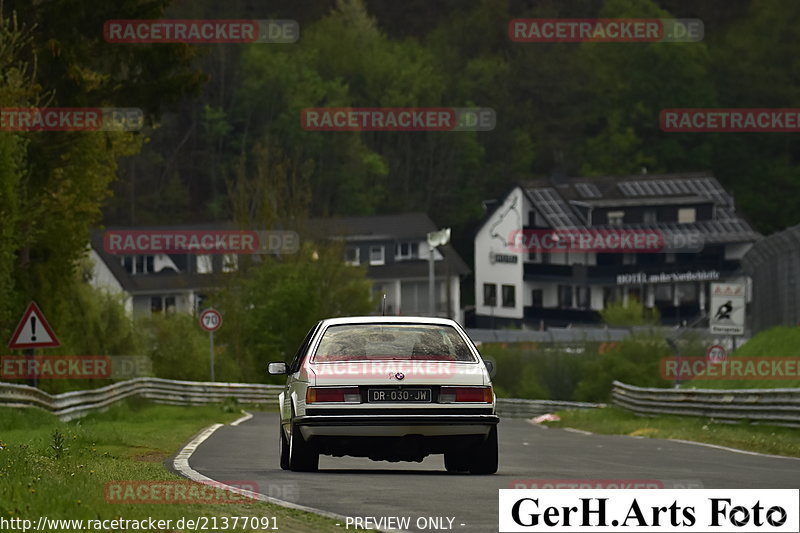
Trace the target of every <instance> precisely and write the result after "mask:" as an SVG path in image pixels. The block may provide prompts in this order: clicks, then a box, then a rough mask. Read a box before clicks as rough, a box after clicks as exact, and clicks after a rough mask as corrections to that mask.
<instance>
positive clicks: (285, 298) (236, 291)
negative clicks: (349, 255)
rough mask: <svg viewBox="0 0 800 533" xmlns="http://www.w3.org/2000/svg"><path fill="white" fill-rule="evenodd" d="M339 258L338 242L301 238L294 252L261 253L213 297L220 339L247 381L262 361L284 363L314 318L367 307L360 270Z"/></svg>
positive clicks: (370, 307) (262, 372)
mask: <svg viewBox="0 0 800 533" xmlns="http://www.w3.org/2000/svg"><path fill="white" fill-rule="evenodd" d="M342 257H343V250H342V248H341V246H339V245H330V244H317V245H314V244H313V243H312V242H305V243H304V244H303V245H302V246H301V248H300V251H299V252H298V253H297V254H292V255H284V256H280V257H278V258H272V257H269V256H265V257H264V260H263V262H262V263H261V264H260V265H257V266H254V267H253V268H252V269H250V270H249V271H248V272H247V273H246V275H245V276H243V277H242V278H240V279H238V280H236V281H235V282H234V284H233V285H232V286H231V287H230V288H229V290H228V291H226V292H224V293H221V294H220V295H218V297H219V302H218V303H215V306H216V307H218V308H220V309H221V310H222V311H223V313H224V317H225V325H224V326H223V328H221V329H220V335H219V336H220V340H221V341H222V342H225V343H227V344H228V348H229V349H228V352H229V353H230V358H232V359H234V360H236V361H237V364H238V365H240V366H241V368H242V369H243V372H244V377H245V378H246V380H247V381H251V380H253V379H255V380H259V379H260V377H261V376H265V367H266V363H267V362H268V361H276V360H284V361H288V360H289V359H290V358H291V356H292V355H293V354H294V353H295V351H296V350H297V348H298V347H299V345H300V342H301V341H302V340H303V338H304V337H305V335H306V333H308V330H309V329H310V328H311V327H312V326H313V325H314V324H315V323H316V322H317V321H319V320H321V319H323V318H331V317H337V316H349V315H362V314H367V313H369V312H371V311H372V310H373V305H372V301H371V297H370V287H371V282H370V281H369V280H367V279H366V276H365V269H364V268H363V267H352V266H348V265H346V264H345V263H344V261H342Z"/></svg>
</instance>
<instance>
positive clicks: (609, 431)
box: [547, 407, 800, 457]
mask: <svg viewBox="0 0 800 533" xmlns="http://www.w3.org/2000/svg"><path fill="white" fill-rule="evenodd" d="M558 415H559V416H560V417H561V421H560V422H547V425H548V426H550V427H562V428H565V427H569V428H575V429H582V430H585V431H591V432H592V433H600V434H605V435H629V436H632V437H650V438H654V439H681V440H690V441H694V442H705V443H708V444H716V445H719V446H728V447H730V448H737V449H740V450H748V451H753V452H760V453H767V454H774V455H786V456H790V457H800V429H792V428H784V427H777V426H760V425H753V424H746V423H741V424H720V423H714V422H712V421H710V420H709V419H706V418H695V417H682V416H659V417H653V418H649V417H648V418H645V417H640V416H636V415H634V414H632V413H630V412H628V411H625V410H623V409H619V408H616V407H606V408H604V409H583V410H574V411H561V412H559V413H558Z"/></svg>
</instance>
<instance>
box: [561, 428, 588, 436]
mask: <svg viewBox="0 0 800 533" xmlns="http://www.w3.org/2000/svg"><path fill="white" fill-rule="evenodd" d="M561 429H563V430H564V431H569V432H570V433H579V434H581V435H594V433H592V432H591V431H584V430H582V429H575V428H561Z"/></svg>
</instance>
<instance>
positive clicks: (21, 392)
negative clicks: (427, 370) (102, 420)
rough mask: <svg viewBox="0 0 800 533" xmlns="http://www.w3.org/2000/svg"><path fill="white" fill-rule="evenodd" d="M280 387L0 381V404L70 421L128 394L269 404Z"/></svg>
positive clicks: (183, 401)
mask: <svg viewBox="0 0 800 533" xmlns="http://www.w3.org/2000/svg"><path fill="white" fill-rule="evenodd" d="M282 388H283V387H281V386H280V385H261V384H257V383H205V382H197V381H175V380H170V379H161V378H148V377H144V378H134V379H131V380H128V381H121V382H119V383H114V384H113V385H108V386H105V387H101V388H99V389H91V390H81V391H74V392H65V393H62V394H56V395H51V394H48V393H46V392H44V391H41V390H39V389H36V388H34V387H29V386H28V385H15V384H11V383H0V405H4V406H8V407H39V408H42V409H45V410H47V411H50V412H51V413H53V414H54V415H56V416H58V417H59V418H61V419H62V420H71V419H73V418H80V417H81V416H84V415H85V414H87V413H89V412H90V411H93V410H96V409H102V408H104V407H107V406H109V405H111V404H113V403H115V402H118V401H120V400H123V399H125V398H128V397H131V396H139V397H142V398H147V399H149V400H152V401H154V402H157V403H166V404H173V405H203V404H207V403H215V402H222V401H223V400H225V399H227V398H236V399H237V400H238V401H240V402H242V403H270V402H274V401H276V399H277V397H278V394H279V393H280V391H281V389H282Z"/></svg>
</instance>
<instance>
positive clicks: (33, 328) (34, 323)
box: [31, 316, 36, 341]
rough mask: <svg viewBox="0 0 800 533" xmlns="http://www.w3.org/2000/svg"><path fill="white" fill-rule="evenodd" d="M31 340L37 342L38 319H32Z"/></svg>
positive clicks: (33, 317)
mask: <svg viewBox="0 0 800 533" xmlns="http://www.w3.org/2000/svg"><path fill="white" fill-rule="evenodd" d="M31 340H32V341H35V340H36V317H35V316H32V317H31Z"/></svg>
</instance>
